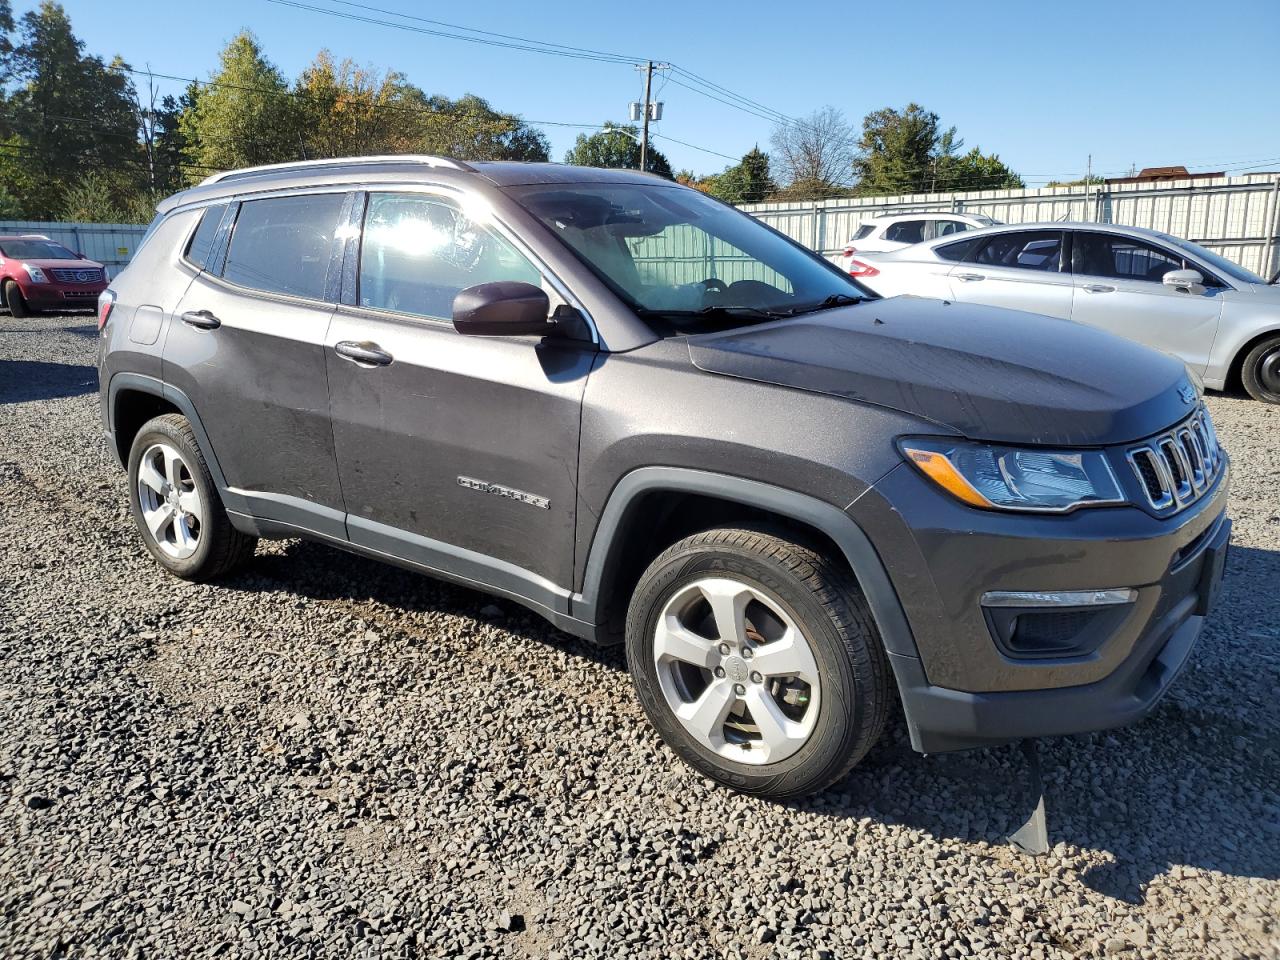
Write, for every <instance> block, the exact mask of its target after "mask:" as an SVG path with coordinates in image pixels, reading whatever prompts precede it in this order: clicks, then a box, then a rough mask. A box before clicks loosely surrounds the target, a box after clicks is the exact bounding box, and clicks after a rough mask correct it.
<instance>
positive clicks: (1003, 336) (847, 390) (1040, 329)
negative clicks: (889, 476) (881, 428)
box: [688, 297, 1196, 446]
mask: <svg viewBox="0 0 1280 960" xmlns="http://www.w3.org/2000/svg"><path fill="white" fill-rule="evenodd" d="M688 343H689V353H690V357H691V359H692V361H693V363H694V365H695V366H697V367H698V368H699V369H701V370H705V371H707V372H709V373H716V374H722V375H724V376H731V377H741V378H744V379H749V380H757V381H761V382H764V383H776V384H779V385H781V386H786V387H793V388H795V389H798V390H809V391H812V392H815V393H825V394H831V395H834V396H840V397H848V398H849V399H851V400H858V401H862V402H866V403H873V404H876V405H878V406H882V407H889V408H892V409H894V410H899V411H902V412H903V413H907V414H911V415H914V416H917V417H922V418H924V419H927V420H931V421H933V422H934V423H937V424H940V425H942V426H944V427H947V428H949V429H950V430H951V431H954V432H957V433H960V434H963V435H964V436H967V437H970V438H972V439H975V440H991V441H997V442H1002V443H1014V444H1018V443H1022V444H1053V445H1062V446H1101V445H1106V444H1112V443H1124V442H1127V441H1130V440H1137V439H1140V438H1143V437H1148V436H1150V435H1152V434H1154V433H1157V432H1159V431H1160V430H1163V429H1164V428H1165V427H1168V426H1169V425H1170V424H1173V423H1176V422H1177V421H1178V420H1180V419H1182V418H1183V417H1184V416H1186V415H1188V414H1189V413H1190V412H1191V411H1192V409H1193V407H1194V405H1195V403H1196V393H1195V390H1194V388H1193V387H1192V386H1191V383H1190V381H1189V380H1188V378H1187V374H1186V367H1185V366H1184V365H1183V363H1182V361H1181V360H1178V359H1176V358H1174V357H1171V356H1169V355H1168V354H1164V353H1159V352H1157V351H1155V350H1151V349H1149V348H1147V347H1143V346H1140V345H1139V344H1136V343H1133V342H1132V341H1129V340H1124V339H1121V338H1120V337H1116V336H1113V335H1112V334H1108V333H1105V332H1103V331H1101V330H1097V329H1094V328H1091V327H1086V326H1083V325H1081V324H1078V323H1072V322H1071V321H1069V320H1055V319H1052V318H1050V317H1042V316H1038V315H1036V314H1029V313H1022V312H1021V311H1015V310H1002V309H998V308H995V307H984V306H978V305H976V304H962V303H953V302H949V301H942V300H925V299H921V298H918V297H894V298H892V299H889V300H874V301H870V302H867V303H863V304H858V305H855V306H850V307H843V308H839V309H835V310H827V311H823V312H821V313H815V314H811V315H809V316H804V317H797V318H795V319H794V320H786V321H781V322H778V323H770V324H763V325H761V326H757V327H749V328H746V329H741V330H734V331H729V332H726V333H717V334H705V335H702V336H698V337H691V338H690V339H689V341H688Z"/></svg>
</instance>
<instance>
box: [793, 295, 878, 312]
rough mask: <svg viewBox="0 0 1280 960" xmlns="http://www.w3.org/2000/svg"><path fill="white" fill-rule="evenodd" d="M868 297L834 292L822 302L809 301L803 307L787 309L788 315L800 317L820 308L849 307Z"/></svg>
mask: <svg viewBox="0 0 1280 960" xmlns="http://www.w3.org/2000/svg"><path fill="white" fill-rule="evenodd" d="M865 299H867V298H866V297H856V296H854V295H853V294H849V293H833V294H832V295H831V296H829V297H827V299H825V300H823V301H822V302H821V303H808V304H805V305H804V306H801V307H791V308H790V309H789V310H787V311H786V315H787V316H788V317H798V316H799V315H800V314H802V313H817V312H818V311H819V310H830V309H831V308H832V307H847V306H849V305H850V304H854V303H861V302H862V301H863V300H865Z"/></svg>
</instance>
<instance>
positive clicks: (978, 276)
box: [956, 273, 987, 281]
mask: <svg viewBox="0 0 1280 960" xmlns="http://www.w3.org/2000/svg"><path fill="white" fill-rule="evenodd" d="M956 279H957V280H966V281H967V280H985V279H987V278H986V275H985V274H982V273H957V274H956Z"/></svg>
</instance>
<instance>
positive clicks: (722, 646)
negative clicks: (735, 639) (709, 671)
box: [720, 643, 729, 657]
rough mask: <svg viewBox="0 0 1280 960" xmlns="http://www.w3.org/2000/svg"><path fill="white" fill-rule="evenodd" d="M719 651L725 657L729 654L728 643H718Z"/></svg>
mask: <svg viewBox="0 0 1280 960" xmlns="http://www.w3.org/2000/svg"><path fill="white" fill-rule="evenodd" d="M720 653H721V654H723V655H724V656H726V657H727V656H728V655H729V645H728V644H727V643H722V644H720Z"/></svg>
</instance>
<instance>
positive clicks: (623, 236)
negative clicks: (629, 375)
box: [507, 183, 868, 334]
mask: <svg viewBox="0 0 1280 960" xmlns="http://www.w3.org/2000/svg"><path fill="white" fill-rule="evenodd" d="M507 192H508V193H509V194H510V195H511V196H512V197H513V198H514V199H515V200H516V201H517V202H518V203H520V204H521V205H522V206H523V207H524V208H525V209H526V210H528V211H529V212H530V213H531V214H533V216H534V217H536V218H537V219H538V220H539V221H540V222H541V223H542V224H543V225H544V226H546V228H547V229H548V230H549V231H550V232H551V233H552V234H553V235H554V236H555V237H556V238H557V239H558V240H559V241H560V242H562V243H563V244H564V245H565V246H566V247H567V248H568V249H569V250H570V251H571V252H572V253H573V254H574V256H575V257H577V259H578V260H580V261H581V262H582V263H583V264H584V265H585V266H586V267H588V268H589V269H590V270H591V271H592V272H593V273H595V274H596V275H597V276H598V277H600V278H601V280H603V281H604V282H605V283H606V284H608V285H609V287H610V288H611V289H612V290H613V291H614V293H616V294H617V295H618V297H619V298H621V299H622V300H623V301H624V302H625V303H627V304H628V305H629V306H630V307H631V308H632V309H633V310H635V311H636V312H637V313H638V314H639V315H640V316H642V317H644V318H645V320H646V321H647V322H649V324H650V325H651V326H652V327H653V328H654V329H655V330H656V331H657V332H659V333H660V334H675V333H690V332H700V331H703V330H709V329H723V328H725V327H726V326H742V325H745V324H749V323H761V322H766V321H768V320H771V319H774V318H777V317H782V316H794V315H796V314H797V313H804V312H809V311H812V310H821V309H827V308H829V307H834V306H839V305H840V304H841V303H848V302H850V301H851V300H854V299H859V298H861V297H864V296H867V295H868V293H867V291H866V290H865V289H863V288H862V287H860V286H858V285H857V283H856V282H855V281H854V280H853V279H852V278H850V277H848V276H847V275H845V274H843V273H841V272H840V271H839V270H837V269H836V268H835V267H833V266H831V265H830V264H829V263H827V262H826V261H825V260H823V259H822V258H821V257H819V256H817V255H816V254H814V253H812V252H810V251H808V250H806V249H804V248H803V247H801V246H800V245H799V244H797V243H795V242H794V241H792V240H789V239H788V238H786V237H784V236H782V235H781V234H778V233H776V232H774V231H773V230H770V229H769V228H768V227H766V226H764V225H763V224H762V223H760V222H759V221H758V220H755V219H754V218H752V217H749V216H747V215H746V214H743V213H740V212H739V211H737V210H734V209H733V208H732V207H730V206H728V205H726V204H723V203H720V202H719V201H717V200H713V199H711V198H710V197H707V196H705V195H703V194H701V193H698V192H697V191H696V190H688V189H686V188H684V187H679V186H668V185H663V184H656V183H655V184H630V183H567V184H532V185H528V186H520V187H511V188H509V189H508V191H507Z"/></svg>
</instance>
